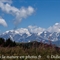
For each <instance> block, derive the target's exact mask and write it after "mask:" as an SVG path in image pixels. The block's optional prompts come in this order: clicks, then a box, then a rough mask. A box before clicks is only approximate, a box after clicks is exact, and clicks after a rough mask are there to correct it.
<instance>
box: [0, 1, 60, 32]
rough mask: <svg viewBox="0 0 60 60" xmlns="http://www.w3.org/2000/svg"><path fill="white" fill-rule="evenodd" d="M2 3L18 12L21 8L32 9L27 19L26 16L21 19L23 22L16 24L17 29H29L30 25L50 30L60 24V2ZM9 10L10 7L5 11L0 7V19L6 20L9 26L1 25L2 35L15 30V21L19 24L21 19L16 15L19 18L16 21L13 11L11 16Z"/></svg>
mask: <svg viewBox="0 0 60 60" xmlns="http://www.w3.org/2000/svg"><path fill="white" fill-rule="evenodd" d="M10 2H11V3H10ZM0 3H3V4H4V5H6V4H8V5H9V6H11V7H15V8H17V9H18V10H19V9H21V7H24V8H23V9H25V8H26V10H27V8H29V7H30V8H32V10H29V12H30V13H29V12H27V13H29V14H27V13H26V16H27V17H26V16H25V15H24V17H21V18H22V19H21V21H20V22H19V23H18V24H16V25H18V26H17V28H24V27H28V26H29V25H33V26H34V25H36V26H38V27H42V28H48V27H50V26H52V25H54V24H55V23H57V22H58V23H60V0H6V1H4V0H1V1H0ZM4 5H3V6H4ZM7 9H8V10H9V8H8V7H7V8H4V9H3V8H2V7H1V6H0V19H4V20H5V22H6V24H7V26H4V25H3V23H0V33H1V32H5V31H6V30H11V29H14V28H15V26H16V25H15V24H14V21H15V20H16V22H17V21H18V20H19V19H20V18H19V17H20V16H19V15H16V16H19V17H18V18H19V19H18V18H17V19H18V20H17V19H16V16H15V15H14V14H13V13H14V12H13V10H12V12H11V14H10V12H7V11H8V10H7ZM12 9H13V8H12ZM9 11H10V10H9ZM15 14H16V13H15Z"/></svg>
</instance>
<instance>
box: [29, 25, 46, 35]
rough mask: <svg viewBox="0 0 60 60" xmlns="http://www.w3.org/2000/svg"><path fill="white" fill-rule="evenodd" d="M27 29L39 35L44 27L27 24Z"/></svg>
mask: <svg viewBox="0 0 60 60" xmlns="http://www.w3.org/2000/svg"><path fill="white" fill-rule="evenodd" d="M28 29H29V31H30V32H31V33H37V34H38V35H40V34H41V33H42V32H43V31H44V30H45V29H44V28H41V27H37V26H31V25H30V26H28Z"/></svg>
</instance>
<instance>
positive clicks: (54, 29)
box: [47, 23, 60, 32]
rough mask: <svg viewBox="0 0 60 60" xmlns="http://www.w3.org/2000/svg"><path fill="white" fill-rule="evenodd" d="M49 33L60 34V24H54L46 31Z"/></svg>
mask: <svg viewBox="0 0 60 60" xmlns="http://www.w3.org/2000/svg"><path fill="white" fill-rule="evenodd" d="M47 30H48V31H49V32H60V23H55V24H54V25H53V26H50V27H49V28H48V29H47Z"/></svg>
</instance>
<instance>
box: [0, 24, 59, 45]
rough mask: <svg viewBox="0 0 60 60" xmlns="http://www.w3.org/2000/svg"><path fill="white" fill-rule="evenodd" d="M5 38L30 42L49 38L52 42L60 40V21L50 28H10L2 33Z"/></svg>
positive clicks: (0, 35) (45, 40)
mask: <svg viewBox="0 0 60 60" xmlns="http://www.w3.org/2000/svg"><path fill="white" fill-rule="evenodd" d="M0 37H3V38H4V39H7V38H11V39H12V40H14V41H16V42H29V41H34V40H37V41H41V40H42V41H44V42H47V41H49V39H50V40H51V41H52V43H57V44H58V42H60V23H56V24H55V25H53V26H52V27H49V28H48V29H44V28H40V27H37V26H28V28H20V29H16V30H9V31H6V32H5V33H2V34H0Z"/></svg>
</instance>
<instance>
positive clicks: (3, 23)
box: [0, 18, 7, 27]
mask: <svg viewBox="0 0 60 60" xmlns="http://www.w3.org/2000/svg"><path fill="white" fill-rule="evenodd" d="M0 25H3V26H4V27H7V23H6V21H5V20H4V19H2V18H0Z"/></svg>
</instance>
